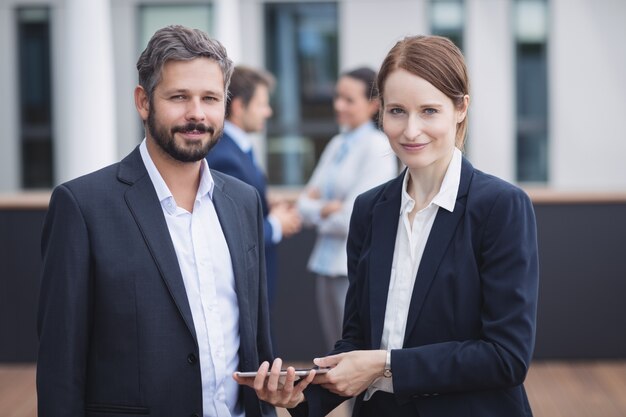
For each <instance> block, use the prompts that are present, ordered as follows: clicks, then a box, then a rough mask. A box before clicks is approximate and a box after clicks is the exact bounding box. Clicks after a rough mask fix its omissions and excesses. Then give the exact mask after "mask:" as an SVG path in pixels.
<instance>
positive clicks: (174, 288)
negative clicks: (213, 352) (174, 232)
mask: <svg viewBox="0 0 626 417" xmlns="http://www.w3.org/2000/svg"><path fill="white" fill-rule="evenodd" d="M118 178H119V179H120V181H122V182H125V183H127V184H129V185H130V187H129V189H128V191H126V194H125V199H126V204H127V205H128V208H129V209H130V211H131V213H132V215H133V217H134V218H135V221H136V222H137V224H138V226H139V229H140V230H141V233H142V235H143V237H144V240H145V242H146V245H147V246H148V248H149V250H150V253H151V254H152V258H153V259H154V262H155V263H156V264H157V267H158V269H159V271H160V273H161V277H162V278H163V280H164V281H165V284H166V285H167V288H168V290H169V292H170V294H171V295H172V298H173V299H174V302H175V303H176V306H177V307H178V311H179V312H180V314H181V316H183V319H184V320H185V324H186V325H187V328H188V329H189V331H190V332H191V334H192V335H193V337H194V340H196V332H195V328H194V324H193V318H192V315H191V308H190V307H189V301H188V300H187V292H186V290H185V284H184V282H183V277H182V274H181V272H180V266H179V264H178V258H177V257H176V251H175V250H174V244H173V243H172V239H171V237H170V233H169V230H168V228H167V223H166V221H165V217H164V215H163V209H162V208H161V203H160V202H159V200H158V198H157V195H156V191H155V190H154V186H153V185H152V181H151V180H150V176H149V175H148V172H147V171H146V169H145V166H144V165H143V161H142V160H141V154H140V153H139V148H138V147H137V148H135V150H134V151H133V152H132V153H131V154H130V155H129V156H128V157H126V158H125V159H124V160H123V161H122V162H121V163H120V169H119V173H118ZM196 343H197V340H196Z"/></svg>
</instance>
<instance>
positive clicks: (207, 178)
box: [139, 138, 215, 214]
mask: <svg viewBox="0 0 626 417" xmlns="http://www.w3.org/2000/svg"><path fill="white" fill-rule="evenodd" d="M139 152H140V153H141V159H142V160H143V164H144V165H145V166H146V170H147V171H148V175H149V176H150V180H152V184H153V185H154V189H155V191H156V193H157V198H158V199H159V201H160V202H161V206H163V207H164V208H165V210H167V212H168V213H170V214H174V212H175V211H176V201H175V200H174V196H173V195H172V192H171V191H170V189H169V188H168V187H167V184H166V183H165V180H164V179H163V177H162V176H161V173H160V172H159V170H158V169H157V167H156V165H155V164H154V161H153V160H152V158H151V157H150V153H148V147H147V145H146V139H145V138H144V139H143V141H142V142H141V144H140V145H139ZM214 185H215V183H214V182H213V176H211V170H210V169H209V164H208V163H207V161H206V159H205V158H202V162H201V165H200V184H199V185H198V192H197V193H196V200H199V199H200V198H202V197H204V196H205V195H207V194H208V196H209V198H210V199H213V187H214Z"/></svg>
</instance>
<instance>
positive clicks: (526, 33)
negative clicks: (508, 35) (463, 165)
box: [515, 0, 548, 182]
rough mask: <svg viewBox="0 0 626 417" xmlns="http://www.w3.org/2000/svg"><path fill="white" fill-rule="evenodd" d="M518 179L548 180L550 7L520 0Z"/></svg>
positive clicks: (536, 0) (537, 0)
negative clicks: (548, 48)
mask: <svg viewBox="0 0 626 417" xmlns="http://www.w3.org/2000/svg"><path fill="white" fill-rule="evenodd" d="M515 13H516V15H515V21H516V43H517V45H516V65H517V67H516V70H517V79H516V93H517V94H516V95H517V98H516V101H517V102H516V105H517V180H518V181H521V182H546V181H547V180H548V85H547V84H548V75H547V51H546V50H547V27H546V25H547V23H546V22H547V16H546V15H547V6H546V2H545V1H544V0H517V1H516V4H515Z"/></svg>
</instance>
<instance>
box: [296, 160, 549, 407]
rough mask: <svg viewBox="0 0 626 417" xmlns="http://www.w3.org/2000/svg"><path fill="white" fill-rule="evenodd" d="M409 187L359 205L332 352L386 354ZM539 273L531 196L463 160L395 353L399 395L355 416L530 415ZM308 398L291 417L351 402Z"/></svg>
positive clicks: (395, 184)
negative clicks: (339, 332) (527, 381)
mask: <svg viewBox="0 0 626 417" xmlns="http://www.w3.org/2000/svg"><path fill="white" fill-rule="evenodd" d="M402 180H403V175H400V176H399V177H398V178H396V179H395V180H392V181H390V182H388V183H386V184H383V185H381V186H379V187H376V188H374V189H373V190H370V191H368V192H366V193H364V194H362V195H361V196H359V197H358V198H357V200H356V202H355V204H354V210H353V214H352V219H351V224H350V236H349V240H348V271H349V272H348V274H349V278H350V280H351V282H350V289H349V291H348V295H347V298H346V315H345V318H344V329H343V332H344V334H343V339H342V340H341V341H340V342H338V343H337V345H335V350H334V351H333V353H340V352H346V351H352V350H358V349H380V343H381V337H382V332H383V324H384V320H385V306H386V302H387V293H388V289H389V279H390V272H391V265H392V260H393V251H394V244H395V240H396V232H397V227H398V214H399V213H400V201H401V200H400V196H401V189H402ZM538 278H539V272H538V261H537V241H536V230H535V217H534V212H533V209H532V205H531V202H530V199H529V198H528V196H526V194H524V192H523V191H521V190H520V189H518V188H517V187H514V186H512V185H511V184H508V183H506V182H504V181H502V180H499V179H497V178H495V177H493V176H490V175H487V174H484V173H482V172H480V171H478V170H475V169H474V168H473V167H472V165H471V164H470V163H469V162H468V161H467V160H465V159H463V164H462V169H461V183H460V186H459V192H458V195H457V201H456V205H455V207H454V211H453V212H448V211H447V210H444V209H439V211H438V213H437V216H436V218H435V222H434V224H433V227H432V230H431V232H430V235H429V238H428V242H427V244H426V248H425V250H424V254H423V256H422V261H421V264H420V265H419V269H418V272H417V277H416V280H415V285H414V288H413V293H412V298H411V305H410V308H409V313H408V319H407V324H406V333H405V338H404V345H403V349H399V350H392V351H391V368H392V372H393V389H394V394H387V393H380V392H377V393H375V394H374V396H373V398H372V399H371V400H370V401H367V402H365V401H362V398H363V394H361V395H360V396H359V397H358V400H357V402H356V404H355V415H357V416H359V417H369V416H382V415H385V416H394V417H405V416H406V417H408V416H416V415H419V416H420V417H451V416H454V417H464V416H467V417H470V416H480V417H503V416H507V417H527V416H530V415H531V411H530V407H529V405H528V400H527V397H526V393H525V391H524V387H523V385H522V382H523V380H524V378H525V376H526V372H527V370H528V367H529V365H530V360H531V357H532V350H533V346H534V339H535V318H536V317H535V316H536V305H537V288H538ZM305 395H306V397H307V400H308V402H305V403H302V404H300V405H299V406H298V407H297V408H296V409H293V410H292V414H293V415H298V416H300V415H307V414H308V415H309V416H321V415H325V410H328V409H330V408H332V407H333V406H334V405H335V404H337V403H339V402H340V401H342V399H341V398H339V397H338V396H335V395H334V394H330V393H329V392H327V391H322V390H321V388H320V387H319V386H309V387H308V388H307V390H306V391H305ZM377 396H379V400H377V401H374V400H375V399H376V397H377ZM380 396H382V398H380Z"/></svg>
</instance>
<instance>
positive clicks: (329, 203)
mask: <svg viewBox="0 0 626 417" xmlns="http://www.w3.org/2000/svg"><path fill="white" fill-rule="evenodd" d="M375 83H376V72H374V71H373V70H371V69H369V68H358V69H355V70H353V71H348V72H345V73H343V74H342V75H341V76H340V77H339V80H338V82H337V86H336V88H335V90H336V92H335V99H334V103H333V104H334V109H335V114H336V116H337V123H338V124H339V126H340V129H341V133H340V134H338V135H337V136H335V137H333V138H332V139H331V141H330V142H329V143H328V145H327V146H326V148H325V149H324V152H323V153H322V156H321V158H320V161H319V163H318V165H317V166H316V168H315V171H314V172H313V175H312V176H311V179H310V180H309V183H308V184H307V186H306V188H305V190H304V192H303V193H302V195H301V196H300V198H299V200H298V206H299V208H300V213H301V215H302V218H303V221H304V223H305V224H308V225H309V226H315V227H316V228H317V241H316V243H315V247H314V249H313V253H312V254H311V257H310V259H309V264H308V267H309V270H311V271H312V272H314V273H315V274H316V275H317V279H316V284H315V292H316V299H317V310H318V313H319V318H320V324H321V327H322V331H323V334H324V337H325V339H326V342H327V344H328V349H331V348H332V346H333V345H334V344H335V342H336V341H337V340H338V339H339V338H341V322H342V317H343V308H344V302H345V298H346V292H347V290H348V276H347V275H348V268H347V259H346V241H347V238H348V226H349V224H350V215H351V214H352V205H353V204H354V200H355V198H356V197H357V196H358V195H359V194H361V193H362V192H364V191H366V190H368V189H370V188H372V187H374V186H376V185H379V184H382V183H383V182H386V181H388V180H389V179H391V178H393V177H395V176H396V175H397V173H398V165H397V160H396V157H395V156H394V154H393V152H392V150H391V148H390V147H389V143H388V140H387V138H386V137H385V135H384V134H383V133H382V132H381V131H380V130H378V128H377V126H376V124H375V123H374V121H373V119H374V118H375V117H376V115H377V114H378V109H379V105H380V103H379V100H378V95H377V92H376V89H375V88H374V85H375Z"/></svg>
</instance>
